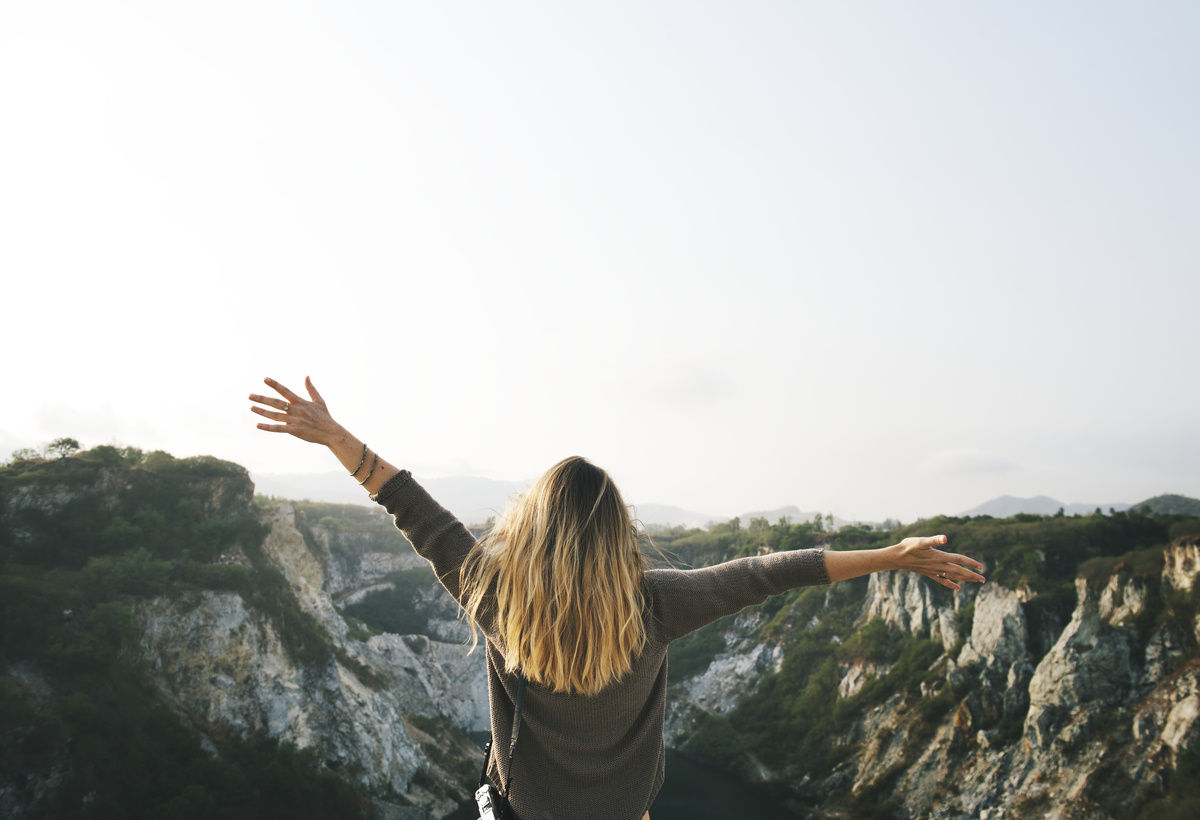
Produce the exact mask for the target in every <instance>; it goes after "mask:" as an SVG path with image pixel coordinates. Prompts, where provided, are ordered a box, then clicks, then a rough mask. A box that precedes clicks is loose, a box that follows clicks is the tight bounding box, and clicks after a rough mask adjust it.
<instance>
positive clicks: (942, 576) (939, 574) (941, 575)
mask: <svg viewBox="0 0 1200 820" xmlns="http://www.w3.org/2000/svg"><path fill="white" fill-rule="evenodd" d="M937 577H939V578H945V577H946V573H944V572H939V573H938V574H937Z"/></svg>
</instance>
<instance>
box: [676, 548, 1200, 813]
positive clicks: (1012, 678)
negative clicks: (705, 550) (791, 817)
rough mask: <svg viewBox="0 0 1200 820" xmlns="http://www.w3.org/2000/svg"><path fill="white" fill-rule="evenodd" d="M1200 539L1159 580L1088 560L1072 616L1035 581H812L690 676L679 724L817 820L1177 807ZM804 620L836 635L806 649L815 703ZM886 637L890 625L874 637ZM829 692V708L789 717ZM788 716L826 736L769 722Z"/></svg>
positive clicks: (1163, 558)
mask: <svg viewBox="0 0 1200 820" xmlns="http://www.w3.org/2000/svg"><path fill="white" fill-rule="evenodd" d="M1196 541H1197V539H1196V538H1195V537H1191V538H1182V539H1178V540H1176V541H1174V542H1172V543H1171V544H1170V545H1168V546H1167V547H1166V548H1165V549H1159V550H1158V551H1157V553H1155V551H1153V550H1151V551H1148V552H1150V553H1151V556H1150V557H1151V558H1153V559H1154V560H1152V561H1151V562H1150V563H1151V564H1152V565H1153V566H1155V567H1156V568H1155V569H1154V571H1153V572H1150V573H1146V572H1144V571H1143V570H1144V567H1141V568H1139V567H1135V566H1131V564H1130V563H1126V562H1118V561H1107V562H1103V561H1102V562H1100V563H1102V564H1104V563H1107V564H1108V565H1109V566H1110V568H1109V569H1107V570H1101V571H1097V569H1096V567H1095V566H1092V567H1090V568H1088V567H1087V565H1086V564H1085V568H1087V569H1088V570H1089V571H1088V572H1087V573H1086V574H1081V575H1080V576H1079V577H1078V578H1077V579H1076V580H1075V582H1074V593H1075V604H1074V608H1073V610H1072V611H1071V612H1070V616H1069V619H1062V618H1061V617H1056V616H1055V613H1054V607H1052V606H1051V607H1047V606H1046V601H1045V599H1044V597H1039V596H1038V595H1035V594H1033V593H1032V592H1031V590H1030V589H1029V587H1028V586H1027V585H1021V584H1017V585H1016V587H1015V588H1009V587H1006V586H1004V585H1002V584H998V583H992V582H989V583H988V584H985V585H983V586H982V587H967V588H964V590H963V591H962V592H960V593H958V594H953V593H950V592H948V591H947V590H945V589H943V588H941V587H935V586H934V585H933V584H932V583H930V582H928V581H926V580H925V579H921V578H918V577H916V576H912V575H909V574H902V573H881V574H877V575H874V576H871V577H870V579H869V581H868V582H866V583H865V584H864V583H858V585H857V587H855V586H854V585H853V584H849V585H843V586H844V587H845V588H843V589H840V590H839V589H837V588H831V589H830V590H829V591H828V592H825V591H821V590H811V591H808V592H806V593H801V594H800V595H799V596H797V597H796V599H795V600H794V601H793V602H792V603H791V604H790V605H789V606H787V607H784V608H782V609H780V610H779V611H778V612H777V613H776V614H775V615H774V616H773V617H770V618H768V617H766V615H765V614H762V613H758V614H754V613H743V614H742V615H741V616H739V617H738V618H736V619H734V620H733V621H732V622H728V623H726V624H723V625H722V626H721V632H722V637H723V639H724V646H723V648H722V649H721V650H720V651H718V652H717V653H716V654H715V656H714V657H713V658H712V660H711V662H710V663H709V664H708V665H707V667H706V668H705V669H704V670H703V671H702V672H700V673H698V674H694V675H691V676H689V677H688V678H686V679H685V680H682V681H679V682H678V683H676V685H675V686H674V688H673V691H672V696H673V702H672V707H671V709H670V713H669V716H668V736H669V737H670V739H671V741H672V742H673V743H674V744H676V745H678V746H680V747H681V748H682V749H683V750H684V751H685V752H691V753H692V754H694V755H695V756H698V757H700V758H702V759H705V760H708V761H709V762H711V763H715V764H717V765H721V766H723V767H725V768H728V769H730V770H732V771H734V772H738V773H741V774H742V775H743V776H745V777H747V778H748V779H751V780H757V781H760V782H763V783H766V784H770V785H771V786H772V787H773V788H776V789H778V790H781V795H782V796H784V797H785V800H786V802H787V803H788V805H789V806H790V808H791V809H792V810H793V811H795V812H796V813H797V814H798V815H800V816H805V817H812V818H834V817H861V816H870V817H896V818H917V817H922V818H926V817H927V818H944V819H945V820H965V819H966V818H987V820H996V818H1023V817H1034V816H1036V817H1053V818H1060V819H1061V820H1069V819H1072V818H1079V820H1083V818H1088V820H1100V819H1102V818H1113V819H1114V820H1116V818H1129V817H1137V816H1139V813H1141V812H1143V811H1145V810H1148V809H1151V808H1154V807H1156V806H1157V807H1158V808H1160V809H1161V808H1162V807H1164V806H1168V807H1169V806H1170V805H1171V804H1170V801H1169V800H1164V798H1167V796H1168V795H1169V794H1170V793H1171V790H1172V789H1171V786H1172V781H1173V776H1174V775H1175V772H1176V769H1177V768H1178V767H1179V766H1180V763H1181V761H1184V760H1185V758H1186V756H1187V755H1188V754H1189V750H1190V753H1191V754H1192V755H1193V756H1195V754H1196V750H1198V749H1200V746H1198V745H1197V743H1196V741H1197V737H1198V734H1200V723H1197V720H1198V719H1200V694H1198V690H1197V685H1198V681H1200V657H1198V653H1197V644H1198V641H1200V616H1198V614H1197V613H1198V611H1200V609H1198V608H1197V606H1196V600H1195V596H1194V595H1193V590H1195V589H1197V585H1196V583H1195V581H1196V573H1197V570H1198V568H1200V555H1198V553H1197V543H1196ZM1155 555H1156V556H1157V557H1155ZM1142 557H1143V558H1145V555H1143V556H1142ZM1094 563H1095V562H1093V564H1094ZM860 596H861V597H860ZM819 599H823V600H819ZM1060 611H1061V608H1060ZM839 620H840V623H841V628H840V631H839V629H838V628H835V629H833V630H831V631H830V630H826V631H824V632H823V633H822V629H823V627H822V623H823V622H825V623H829V622H832V623H834V624H836V623H838V622H839ZM1064 620H1065V622H1064ZM801 631H808V632H817V633H821V634H822V637H827V638H828V643H827V645H826V646H825V657H824V658H821V657H820V655H819V654H814V655H810V656H809V657H808V658H807V663H808V665H809V671H810V673H809V674H808V675H807V677H806V678H805V682H804V697H803V698H800V699H797V700H795V701H787V700H785V699H782V698H781V697H780V694H779V691H778V684H779V683H781V682H782V681H784V680H785V679H787V678H788V675H789V669H788V667H789V661H790V660H792V659H793V655H794V653H795V648H796V646H797V645H798V644H797V641H796V640H795V639H794V637H792V638H790V637H789V636H794V635H796V634H797V633H799V632H801ZM871 632H877V633H878V634H879V635H880V636H884V637H883V638H882V640H880V641H879V643H877V644H876V645H875V646H865V645H864V644H863V642H862V640H861V639H862V636H863V635H864V634H869V633H871ZM852 644H853V645H852ZM847 648H849V650H850V651H846V650H847ZM918 655H920V656H921V660H920V665H919V666H913V665H912V663H911V662H912V661H913V659H914V658H916V657H917V656H918ZM834 661H836V664H835V663H834ZM823 663H826V664H828V665H827V666H823V665H822V664H823ZM906 663H907V664H909V668H907V669H905V668H903V667H904V665H905V664H906ZM823 668H824V669H826V671H827V672H828V675H829V677H828V680H827V682H826V683H825V684H824V686H825V689H824V690H823V691H824V693H825V694H824V695H822V694H821V691H822V690H821V686H822V684H821V682H820V680H819V679H820V676H821V670H822V669H823ZM792 672H793V673H794V672H795V670H794V669H793V670H792ZM793 679H795V678H793ZM872 686H874V690H873V691H872ZM822 697H824V698H825V701H824V706H825V709H826V711H827V712H828V714H829V715H830V716H832V717H830V718H829V719H825V716H822V715H805V716H804V719H803V720H800V721H797V720H795V719H793V717H792V716H790V715H789V714H788V713H787V712H786V711H784V707H787V706H791V707H792V708H795V707H796V706H799V705H806V706H808V707H810V708H815V707H817V706H820V705H821V704H822V701H821V698H822ZM805 698H807V701H805ZM772 709H776V710H779V711H778V713H777V715H776V719H777V720H778V721H779V722H780V723H783V724H785V725H791V726H793V727H796V728H797V729H798V730H801V731H803V732H806V733H807V734H808V737H805V736H804V734H803V733H801V731H797V735H796V736H792V737H784V738H772V737H771V736H770V733H769V732H766V733H764V732H763V731H761V723H759V722H756V718H758V717H760V716H761V714H762V712H763V711H764V710H766V711H769V710H772ZM814 736H815V737H814ZM715 739H720V740H721V744H723V745H721V744H718V743H714V740H715ZM722 748H725V749H732V750H733V751H732V753H727V754H725V753H722V752H721V751H720V750H721V749H722ZM805 750H807V751H805ZM1190 770H1191V769H1189V771H1190ZM1170 816H1186V815H1183V814H1180V815H1170Z"/></svg>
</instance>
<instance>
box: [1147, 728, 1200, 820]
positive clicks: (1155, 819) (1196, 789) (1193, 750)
mask: <svg viewBox="0 0 1200 820" xmlns="http://www.w3.org/2000/svg"><path fill="white" fill-rule="evenodd" d="M1170 789H1171V793H1170V794H1169V795H1168V796H1167V797H1165V798H1161V799H1158V800H1154V801H1151V802H1150V803H1148V804H1147V805H1146V807H1145V808H1144V809H1143V810H1142V813H1141V814H1140V815H1139V816H1138V820H1193V818H1195V817H1200V744H1196V743H1193V744H1192V746H1191V747H1190V748H1189V749H1188V750H1187V751H1186V752H1184V753H1183V754H1182V755H1180V757H1179V763H1178V765H1177V766H1176V768H1175V773H1174V774H1173V775H1171V782H1170Z"/></svg>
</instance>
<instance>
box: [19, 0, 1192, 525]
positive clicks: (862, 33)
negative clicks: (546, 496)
mask: <svg viewBox="0 0 1200 820" xmlns="http://www.w3.org/2000/svg"><path fill="white" fill-rule="evenodd" d="M1198 36H1200V5H1197V4H1195V3H1188V2H1177V3H1168V2H1151V3H1111V2H1099V3H1095V2H1090V3H1082V2H1076V3H1053V4H1047V3H1033V2H1020V3H1003V4H963V3H950V2H938V3H933V2H929V3H903V4H896V3H835V2H826V3H804V2H774V3H767V2H742V3H709V2H671V3H667V2H636V3H633V2H611V1H610V2H604V3H590V4H582V3H570V4H567V3H549V2H547V3H511V2H510V3H483V2H474V3H467V2H459V3H428V2H425V3H417V2H393V1H391V0H389V1H388V2H382V1H380V2H359V1H358V0H339V2H336V3H334V2H304V3H287V2H274V3H265V2H249V1H248V0H237V2H222V1H220V0H213V1H210V2H205V3H188V4H182V3H163V2H140V3H138V2H118V1H117V0H112V1H110V2H105V3H94V2H37V3H3V4H0V112H3V114H2V116H3V126H2V127H0V271H2V272H3V291H2V293H3V301H4V310H3V316H4V322H3V327H4V335H5V338H6V355H5V357H4V359H5V369H6V371H7V379H6V388H5V390H4V400H3V403H2V405H0V408H2V411H0V458H2V457H4V456H7V454H8V452H10V451H11V450H13V449H15V448H17V447H23V446H29V445H33V444H36V443H38V442H43V441H47V440H49V439H52V438H54V437H58V436H74V437H76V438H78V439H79V440H80V441H81V443H82V444H84V446H94V445H97V444H104V443H111V442H114V441H115V442H119V443H122V444H128V445H134V446H137V447H141V448H143V449H146V450H151V449H164V450H167V451H169V452H171V453H173V454H174V455H177V456H186V455H196V454H211V455H215V456H218V457H220V458H224V459H229V460H231V461H236V462H238V463H240V464H243V465H245V466H246V467H248V468H249V469H250V470H251V471H254V472H258V473H316V472H327V471H331V470H335V469H339V467H338V465H337V464H336V461H335V460H334V459H333V458H332V457H331V456H330V455H329V453H328V452H326V451H324V450H322V449H321V448H318V447H315V446H312V445H307V444H303V443H301V442H299V441H297V440H295V439H292V438H291V437H287V436H280V435H270V434H267V433H263V432H261V431H258V430H256V429H255V427H254V424H255V422H256V421H257V420H258V419H257V418H256V417H255V416H253V415H252V414H251V413H250V412H249V406H250V403H249V401H247V398H246V397H247V394H248V393H250V392H262V391H264V390H265V386H264V385H263V384H262V378H263V377H264V376H268V375H269V376H273V377H275V378H278V379H279V380H281V381H283V382H284V383H285V384H289V385H292V386H293V387H294V388H296V389H299V388H301V386H302V383H303V380H304V376H305V375H311V376H312V378H313V380H314V381H315V382H316V384H317V386H318V387H319V388H320V389H321V390H322V392H323V393H324V395H325V397H326V399H327V400H328V401H329V404H330V406H331V409H332V410H333V412H334V415H335V416H336V417H337V418H338V419H339V420H340V421H342V422H343V423H344V424H345V425H346V426H347V427H349V428H350V429H351V430H352V431H354V432H355V433H356V434H357V435H359V436H360V437H362V438H363V439H365V440H366V441H367V442H369V443H370V444H371V445H372V446H373V447H375V448H378V450H379V451H381V452H382V453H383V454H384V455H385V456H386V457H387V458H389V459H390V460H392V461H393V462H394V463H396V464H398V465H403V466H408V467H411V468H412V469H413V470H414V472H415V473H416V474H418V476H419V475H429V476H446V475H478V476H487V477H493V478H503V479H512V480H523V479H528V478H531V477H534V476H536V475H537V474H539V473H540V472H541V471H542V470H544V469H545V468H546V467H548V466H549V465H550V464H552V463H553V462H555V461H557V460H558V459H559V458H562V457H564V456H567V455H572V454H580V455H585V456H588V457H589V458H591V459H592V460H593V461H595V462H596V463H597V464H599V465H601V466H603V467H605V468H607V469H609V470H610V471H611V472H612V473H613V474H614V476H615V477H616V479H617V481H618V482H619V484H620V486H621V487H622V489H623V491H624V493H625V496H626V498H627V500H630V501H634V502H655V503H661V504H671V505H675V506H679V507H684V508H688V509H692V510H698V511H702V512H705V513H711V514H720V515H733V514H736V513H740V512H745V511H747V510H753V509H770V508H774V507H779V506H783V505H787V504H795V505H798V506H799V507H800V508H802V509H805V510H828V511H832V512H835V513H836V514H837V515H839V516H841V517H844V518H859V519H867V520H881V519H883V518H885V517H895V518H899V519H901V520H905V521H911V520H913V519H914V518H916V517H918V516H930V515H934V514H937V513H956V512H959V511H961V510H964V509H967V508H969V507H972V506H974V505H976V504H979V503H981V502H983V501H985V500H987V499H989V498H992V497H994V496H997V495H1000V494H1011V495H1017V496H1032V495H1036V494H1046V495H1050V496H1053V497H1055V498H1058V499H1061V500H1062V501H1064V502H1068V503H1070V502H1095V503H1097V504H1100V503H1104V504H1107V503H1110V502H1137V501H1140V500H1143V499H1145V498H1148V497H1150V496H1153V495H1157V494H1160V493H1166V492H1171V493H1182V494H1185V495H1190V496H1194V497H1195V496H1200V466H1198V465H1200V459H1198V456H1200V413H1198V412H1197V407H1200V378H1198V377H1197V336H1196V316H1197V305H1198V304H1200V275H1198V274H1200V264H1198V263H1200V243H1198V242H1197V241H1196V235H1197V226H1198V225H1200V199H1198V194H1197V192H1200V162H1198V160H1197V156H1198V152H1197V146H1200V106H1197V104H1196V101H1197V100H1198V99H1200V88H1197V85H1198V84H1200V48H1197V47H1196V43H1197V42H1198ZM347 480H349V479H347Z"/></svg>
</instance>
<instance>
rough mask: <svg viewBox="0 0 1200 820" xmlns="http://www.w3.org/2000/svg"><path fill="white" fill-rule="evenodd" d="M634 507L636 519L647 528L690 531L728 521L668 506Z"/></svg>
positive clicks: (639, 505)
mask: <svg viewBox="0 0 1200 820" xmlns="http://www.w3.org/2000/svg"><path fill="white" fill-rule="evenodd" d="M632 506H633V514H634V517H636V518H637V519H638V520H639V521H641V522H642V524H643V525H645V526H647V527H651V526H653V527H683V528H684V529H689V530H690V529H694V528H697V527H699V528H703V527H705V526H706V525H707V524H709V523H711V522H713V521H718V522H719V521H725V520H726V518H725V517H724V516H721V515H705V514H704V513H698V512H693V511H692V510H685V509H683V508H682V507H672V506H670V505H668V504H634V505H632Z"/></svg>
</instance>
